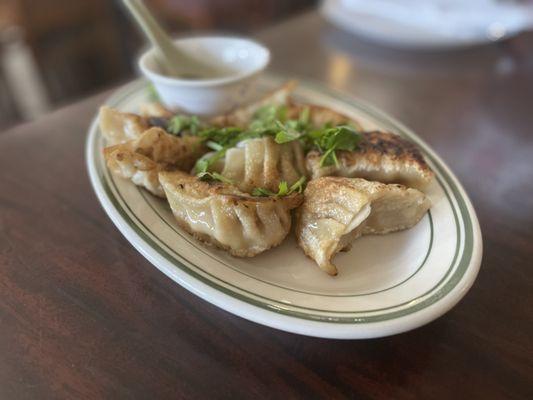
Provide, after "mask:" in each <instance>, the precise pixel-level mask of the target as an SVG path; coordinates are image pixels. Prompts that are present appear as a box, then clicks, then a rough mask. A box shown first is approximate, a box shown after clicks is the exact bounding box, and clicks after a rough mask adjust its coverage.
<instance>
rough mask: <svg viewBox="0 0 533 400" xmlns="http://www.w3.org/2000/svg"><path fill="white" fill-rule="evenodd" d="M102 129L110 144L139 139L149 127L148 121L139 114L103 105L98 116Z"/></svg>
mask: <svg viewBox="0 0 533 400" xmlns="http://www.w3.org/2000/svg"><path fill="white" fill-rule="evenodd" d="M98 119H99V121H100V130H101V131H102V135H103V136H104V138H105V139H106V141H107V143H108V144H109V145H114V144H119V143H124V142H127V141H129V140H133V139H137V138H138V137H139V136H140V135H141V134H142V133H143V132H144V131H145V130H147V129H148V128H149V125H148V123H147V121H146V120H145V119H144V118H142V117H141V116H139V115H136V114H130V113H123V112H120V111H118V110H115V109H113V108H110V107H107V106H103V107H101V108H100V113H99V116H98Z"/></svg>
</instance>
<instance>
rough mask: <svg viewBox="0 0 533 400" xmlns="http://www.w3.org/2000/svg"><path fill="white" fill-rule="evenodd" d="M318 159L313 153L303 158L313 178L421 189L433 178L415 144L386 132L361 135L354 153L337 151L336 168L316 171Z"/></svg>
mask: <svg viewBox="0 0 533 400" xmlns="http://www.w3.org/2000/svg"><path fill="white" fill-rule="evenodd" d="M321 157H322V155H321V154H320V153H319V152H318V151H316V150H313V151H310V152H309V153H308V154H307V160H306V163H307V168H308V170H309V171H310V173H311V176H312V177H313V178H318V177H320V176H328V175H339V176H345V177H351V178H355V177H360V178H365V179H370V180H378V181H381V182H384V183H399V184H404V185H406V186H410V187H415V188H424V187H425V186H427V185H428V184H429V183H430V182H431V180H432V179H433V175H434V174H433V171H432V170H431V168H430V167H429V166H428V165H427V163H426V161H425V160H424V157H423V155H422V153H421V152H420V150H419V149H418V147H417V146H416V145H415V144H413V143H411V142H410V141H408V140H407V139H404V138H402V137H400V136H398V135H395V134H392V133H388V132H379V131H372V132H364V133H362V139H361V141H360V142H359V144H358V146H357V149H356V150H354V151H346V150H341V151H337V158H338V160H339V164H340V165H339V167H336V166H327V167H320V166H319V164H320V158H321Z"/></svg>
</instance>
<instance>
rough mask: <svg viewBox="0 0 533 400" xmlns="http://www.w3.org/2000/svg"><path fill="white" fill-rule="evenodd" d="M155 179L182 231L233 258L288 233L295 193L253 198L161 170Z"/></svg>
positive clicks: (297, 196) (259, 249)
mask: <svg viewBox="0 0 533 400" xmlns="http://www.w3.org/2000/svg"><path fill="white" fill-rule="evenodd" d="M159 180H160V182H161V185H162V186H163V189H164V190H165V192H166V195H167V199H168V201H169V203H170V207H171V209H172V212H173V214H174V216H175V217H176V220H177V221H178V224H179V225H180V226H181V227H182V228H183V229H185V230H186V231H187V232H189V233H190V234H192V235H193V236H195V237H196V238H197V239H199V240H202V241H204V242H206V243H210V244H213V245H215V246H217V247H219V248H222V249H225V250H227V251H228V252H229V253H230V254H232V255H234V256H237V257H252V256H255V255H256V254H259V253H261V252H263V251H265V250H268V249H270V248H271V247H274V246H277V245H279V244H280V243H281V242H282V241H283V239H284V238H285V237H286V236H287V234H288V233H289V230H290V227H291V210H292V209H294V208H296V207H298V206H299V205H300V203H301V202H302V195H301V194H296V193H295V194H291V195H289V196H286V197H254V196H250V195H248V194H245V193H243V192H241V191H239V190H238V188H237V187H235V186H233V185H228V184H223V183H217V182H204V181H202V180H199V179H198V178H197V177H194V176H191V175H188V174H185V173H183V172H180V171H175V172H161V173H160V174H159Z"/></svg>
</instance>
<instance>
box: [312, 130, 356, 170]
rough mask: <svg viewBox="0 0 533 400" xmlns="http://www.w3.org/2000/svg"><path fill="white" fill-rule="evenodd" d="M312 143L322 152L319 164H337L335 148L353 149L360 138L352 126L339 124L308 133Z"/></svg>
mask: <svg viewBox="0 0 533 400" xmlns="http://www.w3.org/2000/svg"><path fill="white" fill-rule="evenodd" d="M310 137H311V138H312V141H313V143H314V145H315V146H316V147H317V148H318V149H319V150H320V151H321V152H322V153H323V155H322V158H321V159H320V166H321V167H322V166H327V165H332V164H335V165H337V166H338V165H339V161H338V159H337V155H336V153H335V152H336V151H337V150H355V149H356V148H357V144H358V143H359V141H360V140H361V135H359V134H358V133H357V132H356V131H355V130H354V129H353V128H352V127H350V126H347V125H339V126H337V127H335V128H326V129H323V130H321V131H314V132H312V133H311V134H310Z"/></svg>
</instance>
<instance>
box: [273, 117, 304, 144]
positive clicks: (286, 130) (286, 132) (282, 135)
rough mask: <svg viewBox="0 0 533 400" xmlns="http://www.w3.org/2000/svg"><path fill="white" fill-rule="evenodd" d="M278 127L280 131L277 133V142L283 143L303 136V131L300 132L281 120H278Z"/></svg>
mask: <svg viewBox="0 0 533 400" xmlns="http://www.w3.org/2000/svg"><path fill="white" fill-rule="evenodd" d="M276 127H277V128H278V133H276V137H275V139H274V140H275V141H276V143H279V144H283V143H288V142H292V141H293V140H297V139H299V138H300V137H301V136H302V133H300V132H298V131H297V130H296V129H294V128H291V127H290V126H288V124H285V125H283V124H282V123H281V122H280V121H276Z"/></svg>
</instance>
